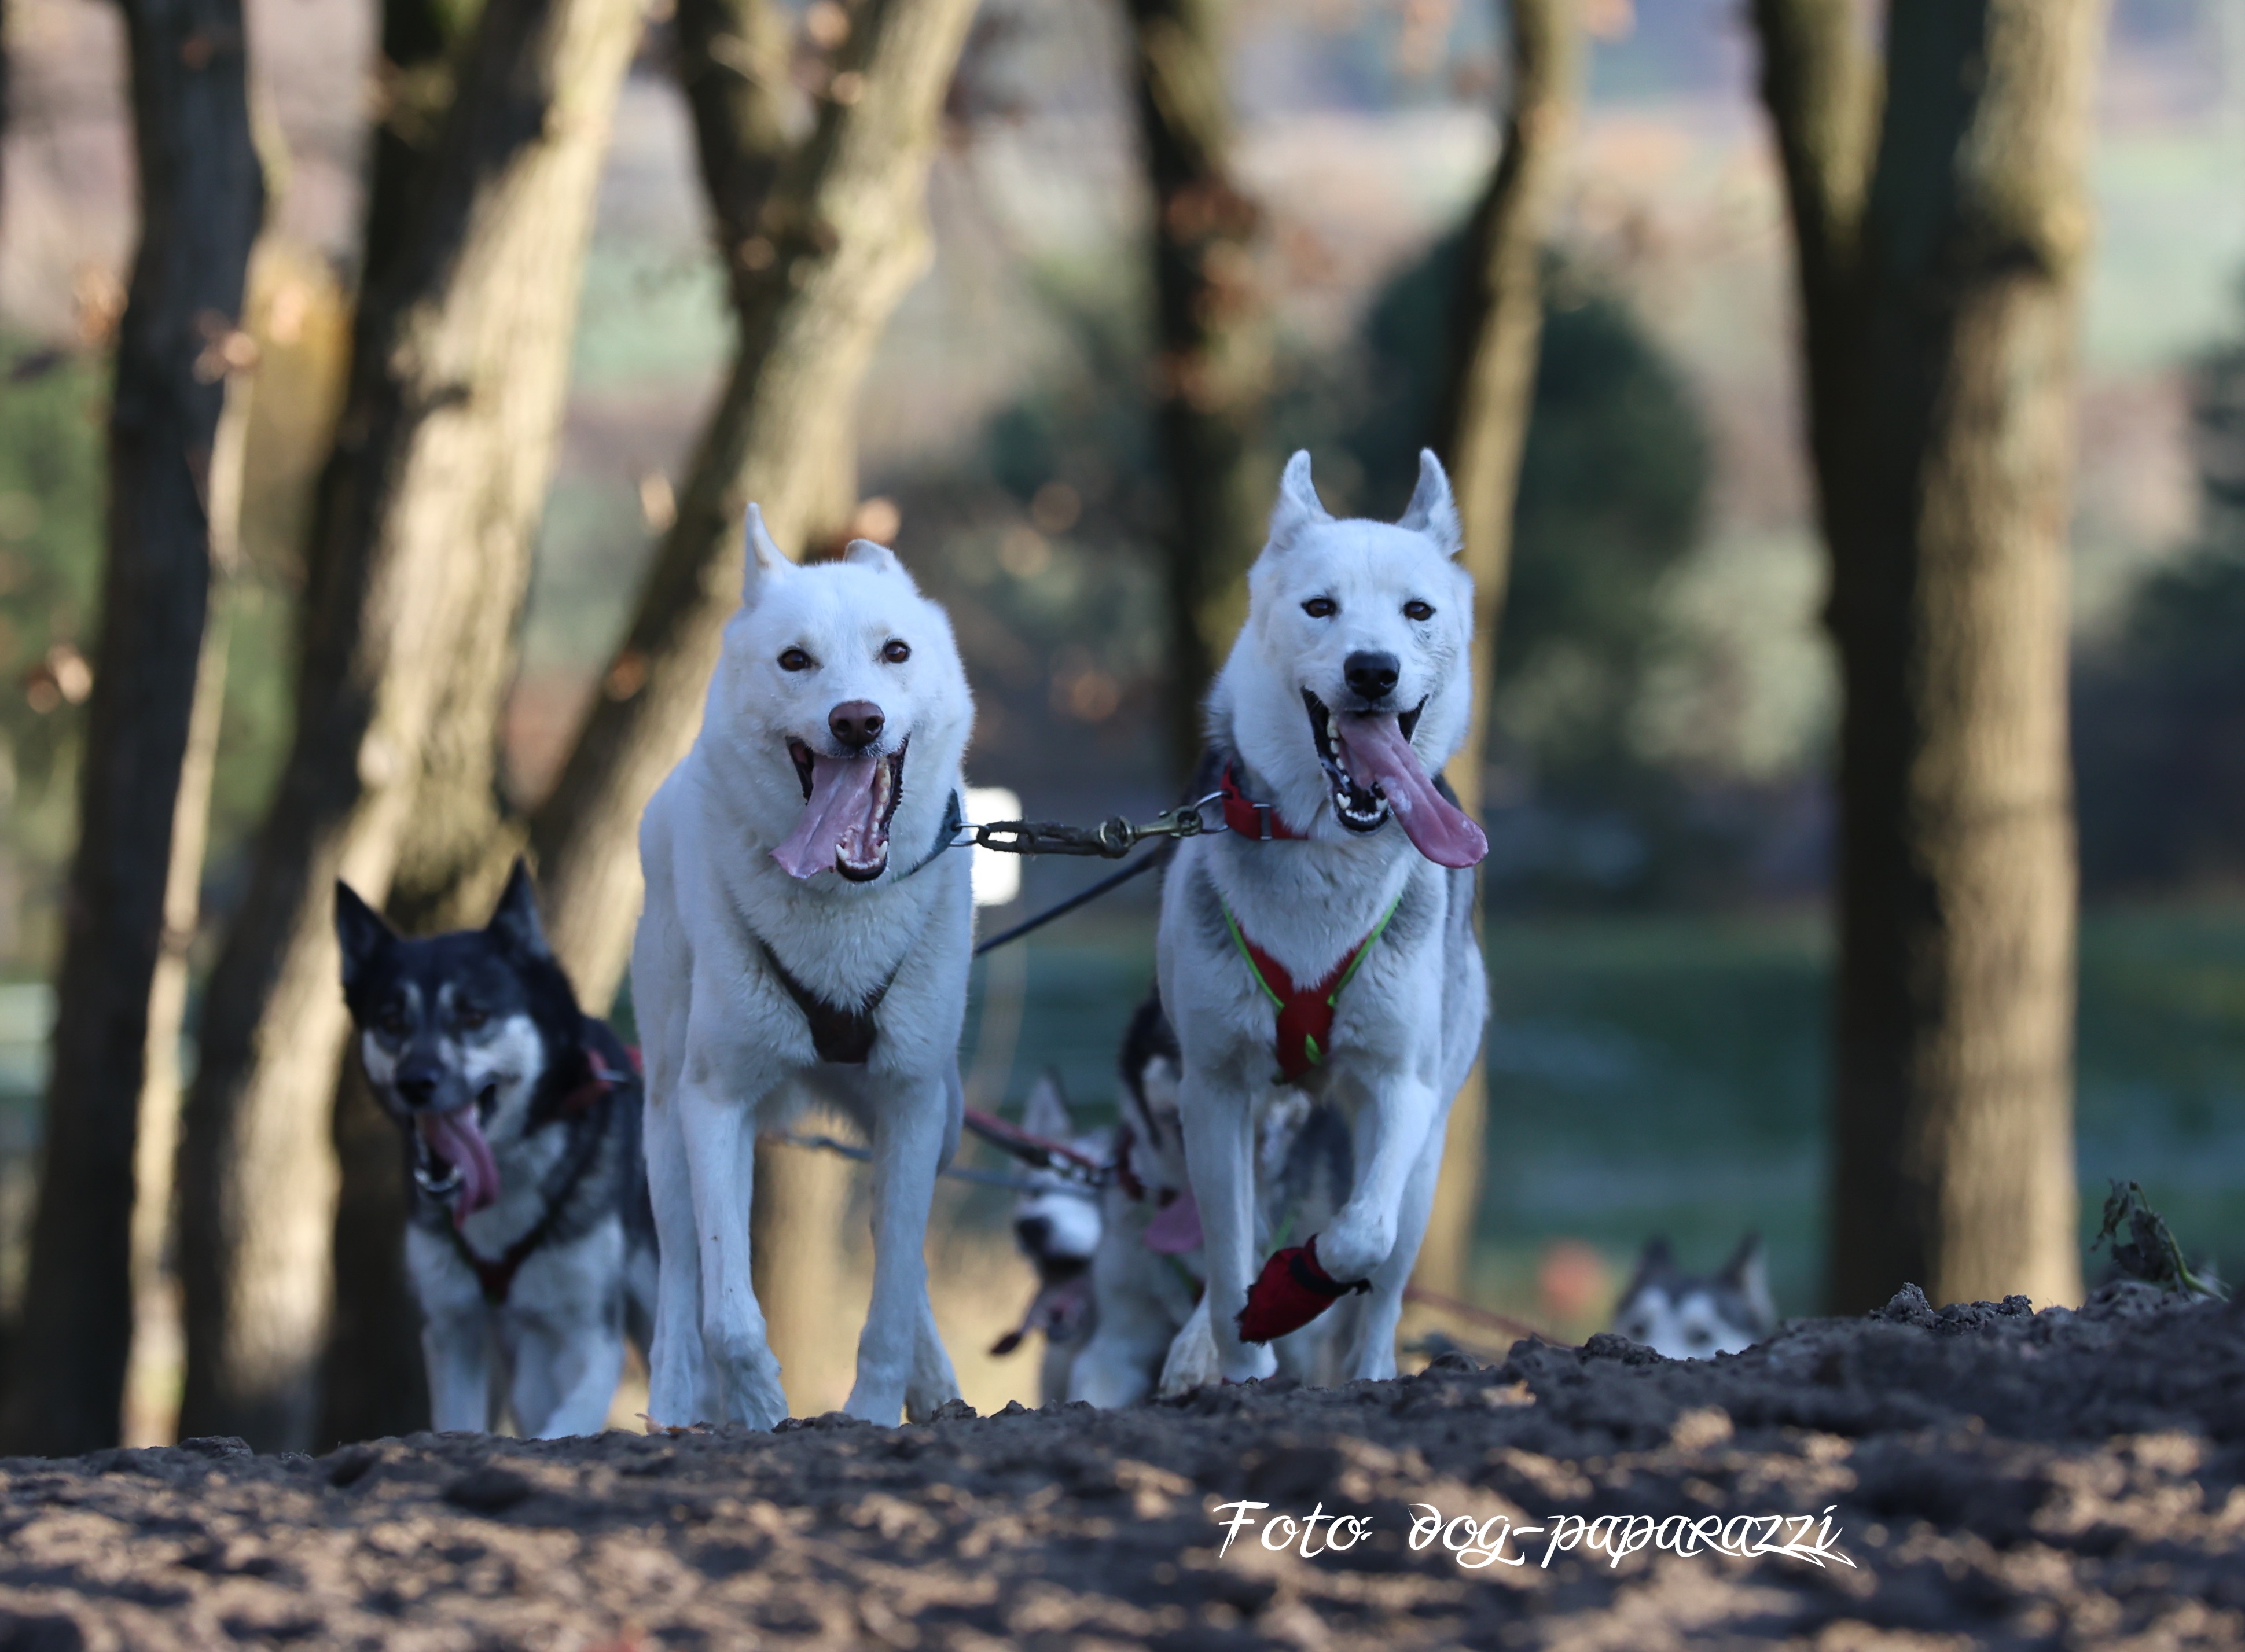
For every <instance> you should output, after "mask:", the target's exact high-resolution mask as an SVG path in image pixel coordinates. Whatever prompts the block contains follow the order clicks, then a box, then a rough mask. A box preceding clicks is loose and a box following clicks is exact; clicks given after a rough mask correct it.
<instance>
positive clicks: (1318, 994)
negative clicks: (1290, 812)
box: [1222, 763, 1403, 1083]
mask: <svg viewBox="0 0 2245 1652" xmlns="http://www.w3.org/2000/svg"><path fill="white" fill-rule="evenodd" d="M1222 789H1223V792H1224V828H1225V829H1226V830H1228V831H1231V832H1235V833H1237V834H1238V836H1242V837H1244V838H1246V839H1247V840H1248V841H1249V842H1251V843H1272V842H1276V841H1278V840H1282V839H1293V840H1295V841H1298V842H1299V841H1302V840H1303V837H1304V835H1303V834H1302V833H1300V832H1298V831H1296V830H1295V829H1293V828H1292V827H1291V826H1289V825H1287V824H1286V823H1285V821H1284V820H1282V819H1280V818H1279V816H1278V806H1277V805H1276V804H1275V803H1258V802H1255V801H1254V799H1252V798H1251V797H1249V796H1247V795H1246V794H1245V792H1243V791H1241V790H1240V789H1239V783H1238V781H1236V780H1234V779H1233V778H1232V775H1231V764H1229V763H1226V764H1225V765H1224V782H1223V788H1222ZM1402 898H1403V897H1401V895H1398V896H1397V897H1395V903H1396V904H1401V901H1402ZM1394 916H1395V905H1393V904H1392V905H1390V906H1389V907H1388V909H1387V911H1385V912H1382V913H1381V914H1380V922H1379V923H1377V924H1373V926H1372V933H1370V934H1369V935H1367V936H1366V937H1365V938H1363V939H1362V940H1360V941H1359V942H1358V943H1357V944H1355V945H1354V946H1352V947H1351V948H1349V950H1348V952H1347V955H1346V957H1344V958H1342V959H1341V961H1340V963H1338V964H1336V965H1333V968H1332V969H1331V970H1330V971H1328V972H1326V976H1325V978H1324V979H1322V980H1318V981H1308V982H1298V981H1296V980H1295V979H1294V978H1293V977H1292V975H1291V974H1289V973H1288V972H1287V971H1286V968H1285V965H1282V964H1280V963H1279V962H1278V959H1276V958H1272V956H1271V955H1270V954H1269V953H1268V952H1266V951H1264V950H1263V949H1262V948H1261V947H1259V946H1258V945H1257V944H1255V943H1254V942H1253V941H1251V940H1250V939H1248V938H1247V932H1246V931H1245V930H1243V929H1241V928H1240V927H1239V920H1238V918H1236V917H1233V916H1232V915H1231V908H1230V907H1228V906H1227V907H1225V908H1224V927H1225V928H1227V929H1229V930H1230V931H1231V939H1232V943H1233V944H1235V945H1237V946H1238V948H1239V956H1240V957H1242V958H1245V959H1246V960H1247V967H1248V969H1249V970H1250V971H1251V972H1253V973H1254V976H1255V984H1256V985H1258V986H1259V987H1261V988H1262V989H1263V992H1264V995H1265V997H1267V998H1268V999H1270V1000H1271V1002H1272V1004H1274V1005H1277V1006H1278V1037H1277V1051H1278V1074H1279V1077H1281V1078H1282V1079H1284V1080H1286V1081H1287V1082H1288V1083H1292V1082H1293V1081H1294V1080H1298V1079H1299V1078H1300V1077H1301V1076H1302V1075H1303V1074H1304V1073H1307V1072H1308V1071H1309V1070H1310V1069H1311V1068H1312V1067H1313V1066H1319V1065H1320V1064H1321V1063H1322V1062H1323V1061H1324V1060H1325V1059H1326V1046H1327V1044H1328V1043H1330V1042H1331V1040H1332V1039H1333V1009H1334V1006H1335V1005H1336V1004H1338V1003H1339V1001H1340V990H1341V988H1343V987H1344V986H1346V985H1348V983H1349V980H1350V978H1351V977H1353V976H1354V975H1355V973H1356V972H1357V966H1358V965H1360V964H1362V963H1363V962H1364V955H1365V954H1366V953H1367V952H1368V951H1371V950H1372V944H1373V942H1374V941H1376V940H1378V939H1379V938H1380V932H1381V931H1384V930H1385V929H1387V921H1388V919H1390V918H1392V917H1394Z"/></svg>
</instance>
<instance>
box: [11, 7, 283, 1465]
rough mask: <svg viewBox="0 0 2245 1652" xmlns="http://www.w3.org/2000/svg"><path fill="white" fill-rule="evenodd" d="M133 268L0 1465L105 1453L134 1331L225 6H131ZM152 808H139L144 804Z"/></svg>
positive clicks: (203, 493)
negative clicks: (153, 995) (145, 1105)
mask: <svg viewBox="0 0 2245 1652" xmlns="http://www.w3.org/2000/svg"><path fill="white" fill-rule="evenodd" d="M124 11H125V31H126V39H127V43H128V51H129V55H130V58H131V82H132V115H133V140H134V152H135V156H136V159H137V161H138V164H139V178H140V214H141V234H140V245H139V251H138V253H137V254H136V255H135V257H134V261H133V268H132V287H131V293H130V296H129V298H128V301H127V303H126V306H125V318H124V324H123V327H122V328H121V329H120V331H119V337H118V352H117V379H116V389H115V392H114V396H113V400H112V404H111V410H110V481H109V562H108V567H107V571H106V573H105V582H104V594H103V605H102V620H101V633H100V635H101V641H100V652H99V654H98V657H97V660H96V671H97V674H96V677H95V680H94V688H93V700H92V706H91V707H90V708H89V712H88V717H87V729H86V748H85V775H84V779H83V783H82V789H81V791H80V812H79V828H78V850H77V852H76V854H75V855H74V856H72V859H71V875H70V884H69V891H68V895H67V901H68V906H67V917H66V920H65V924H64V944H63V962H62V972H61V977H60V980H59V986H58V1011H57V1019H56V1024H55V1031H54V1044H53V1051H54V1060H53V1065H52V1067H51V1078H50V1080H49V1082H48V1087H47V1098H48V1100H47V1127H46V1140H45V1145H44V1152H43V1161H42V1167H41V1177H40V1194H39V1204H38V1213H37V1217H36V1218H35V1220H34V1223H33V1227H32V1234H31V1273H30V1276H29V1279H28V1282H27V1284H26V1288H25V1293H24V1315H23V1324H22V1337H23V1345H24V1346H28V1347H31V1348H35V1349H37V1351H38V1357H37V1359H34V1360H26V1361H24V1362H21V1368H20V1369H19V1370H17V1371H16V1372H15V1373H14V1380H13V1383H12V1386H11V1389H10V1393H9V1395H8V1399H7V1407H6V1415H5V1419H4V1421H5V1426H4V1430H0V1432H4V1435H5V1443H4V1444H0V1450H8V1451H18V1452H24V1451H30V1452H51V1453H68V1452H83V1451H88V1450H92V1449H93V1448H96V1447H98V1446H102V1445H113V1444H115V1443H116V1440H117V1438H118V1428H119V1416H120V1405H121V1401H122V1398H123V1390H124V1381H125V1360H126V1356H127V1352H128V1348H129V1338H130V1336H131V1332H132V1188H133V1157H134V1139H135V1133H136V1127H137V1122H138V1115H139V1107H140V1097H141V1088H142V1085H143V1083H144V1081H145V1080H146V1059H147V1042H148V1028H149V993H150V988H151V985H152V984H153V981H154V980H155V978H156V975H157V972H158V960H159V957H160V955H161V953H162V951H163V940H164V920H165V899H166V889H167V885H168V883H169V881H170V875H171V870H172V864H173V809H172V808H170V807H169V806H168V805H169V804H170V802H171V801H172V800H173V799H174V798H175V797H176V796H177V795H178V792H179V780H180V771H181V768H182V765H183V763H184V762H185V760H186V757H187V748H188V732H189V724H190V721H191V714H192V709H193V705H194V698H195V677H196V674H197V672H198V670H199V668H200V661H201V657H202V647H203V625H204V619H205V617H206V614H207V607H208V603H209V598H210V583H211V547H210V523H209V518H208V515H207V504H208V500H207V489H208V487H209V485H210V479H211V478H210V472H211V465H212V457H213V456H212V449H213V445H214V441H215V438H216V436H217V432H218V427H219V421H220V411H221V409H222V407H223V405H224V403H225V399H226V389H225V379H226V376H227V366H228V363H229V359H230V357H231V356H232V355H233V354H234V352H233V351H232V350H231V349H230V348H229V347H230V346H231V344H232V342H233V341H234V338H235V337H236V334H235V330H234V329H235V326H236V322H237V318H238V317H239V316H240V315H241V305H242V296H243V289H244V286H245V283H246V281H247V277H248V264H249V252H250V247H251V245H252V243H253V242H254V240H255V238H256V234H257V229H258V225H259V222H260V220H261V217H262V215H263V211H264V200H265V186H264V178H263V175H262V173H261V171H260V168H259V165H258V158H257V152H256V148H255V146H254V144H253V142H252V141H251V137H250V122H249V109H248V99H247V96H246V81H247V70H248V62H247V55H246V42H245V39H244V37H243V32H242V18H241V7H240V4H239V3H238V0H127V3H125V6H124ZM152 799H153V800H158V803H159V806H157V807H153V808H152V807H151V806H150V803H151V800H152Z"/></svg>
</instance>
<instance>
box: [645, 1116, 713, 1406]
mask: <svg viewBox="0 0 2245 1652" xmlns="http://www.w3.org/2000/svg"><path fill="white" fill-rule="evenodd" d="M647 1190H648V1200H649V1202H650V1203H652V1204H653V1206H654V1208H655V1251H656V1258H655V1272H656V1277H657V1281H658V1283H657V1285H656V1289H655V1335H654V1337H653V1338H652V1339H651V1344H650V1345H649V1347H648V1353H647V1367H648V1383H647V1412H648V1417H649V1418H651V1419H652V1420H653V1421H654V1422H655V1424H656V1425H658V1426H662V1427H669V1428H683V1427H686V1426H688V1425H691V1424H694V1423H699V1422H706V1421H708V1420H709V1418H710V1416H711V1414H712V1412H713V1411H714V1409H715V1407H714V1405H711V1404H710V1403H709V1402H711V1401H712V1400H714V1399H715V1398H716V1397H715V1396H714V1395H709V1394H704V1393H703V1392H702V1373H703V1368H704V1364H705V1362H704V1360H703V1358H702V1249H701V1244H700V1242H699V1240H698V1239H697V1238H696V1237H695V1223H694V1180H693V1177H692V1176H691V1175H689V1174H688V1170H687V1168H686V1144H685V1141H684V1138H683V1136H682V1133H681V1131H680V1129H679V1125H678V1100H677V1098H676V1097H675V1095H665V1094H662V1093H660V1092H657V1093H655V1094H653V1095H651V1096H650V1097H649V1098H648V1108H647Z"/></svg>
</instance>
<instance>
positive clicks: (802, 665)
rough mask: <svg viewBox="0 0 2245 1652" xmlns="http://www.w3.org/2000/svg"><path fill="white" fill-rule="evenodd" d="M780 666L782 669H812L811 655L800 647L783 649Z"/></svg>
mask: <svg viewBox="0 0 2245 1652" xmlns="http://www.w3.org/2000/svg"><path fill="white" fill-rule="evenodd" d="M779 668H780V669H781V670H782V671H808V670H810V669H811V656H810V655H809V654H807V653H804V652H803V650H802V649H800V648H788V649H783V650H782V652H781V653H780V657H779Z"/></svg>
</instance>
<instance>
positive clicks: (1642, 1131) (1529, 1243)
mask: <svg viewBox="0 0 2245 1652" xmlns="http://www.w3.org/2000/svg"><path fill="white" fill-rule="evenodd" d="M1151 931H1152V924H1151V918H1150V915H1146V916H1144V917H1138V916H1135V915H1132V914H1129V913H1113V914H1101V915H1098V916H1096V917H1090V916H1087V917H1076V918H1070V919H1065V920H1062V923H1061V924H1060V925H1058V926H1055V929H1053V930H1052V931H1047V932H1046V934H1045V935H1044V936H1042V937H1040V938H1035V939H1032V940H1031V941H1029V942H1028V943H1027V944H1028V946H1029V947H1030V948H1031V949H1032V951H1031V953H1030V958H1029V963H1028V969H1027V972H1026V979H1027V1000H1026V1005H1025V1010H1024V1014H1023V1017H1022V1026H1021V1039H1020V1044H1019V1047H1018V1050H1017V1053H1016V1055H1015V1058H1014V1061H1013V1063H1012V1066H1011V1071H1010V1073H1009V1075H1008V1076H1007V1079H1006V1080H1005V1083H1004V1091H1005V1094H1006V1096H1007V1107H1008V1109H1009V1110H1011V1109H1013V1108H1016V1107H1019V1106H1020V1103H1021V1099H1022V1098H1023V1097H1024V1096H1025V1095H1026V1093H1027V1092H1028V1087H1029V1086H1030V1084H1031V1083H1032V1082H1034V1079H1035V1077H1036V1074H1037V1073H1039V1072H1040V1071H1041V1069H1042V1068H1043V1067H1045V1066H1054V1067H1055V1068H1057V1069H1058V1070H1059V1071H1060V1073H1061V1075H1062V1077H1063V1079H1064V1080H1065V1081H1066V1083H1067V1085H1068V1090H1069V1092H1070V1093H1071V1095H1072V1096H1073V1097H1075V1099H1076V1100H1078V1101H1079V1102H1085V1101H1089V1102H1094V1103H1098V1104H1101V1106H1102V1116H1111V1115H1108V1114H1104V1111H1103V1109H1104V1107H1105V1105H1106V1104H1108V1103H1109V1102H1110V1101H1111V1098H1112V1096H1113V1093H1114V1076H1113V1075H1114V1067H1115V1052H1116V1044H1117V1041H1118V1040H1119V1039H1120V1038H1121V1036H1122V1032H1123V1026H1124V1025H1125V1023H1126V1022H1127V1020H1128V1019H1129V1013H1130V1011H1131V1008H1132V1007H1133V1006H1134V1005H1136V1002H1137V1000H1138V998H1139V996H1140V994H1141V993H1142V992H1143V990H1144V987H1145V984H1146V982H1147V980H1148V979H1149V978H1150V975H1151V972H1152V967H1153V959H1152V934H1151ZM1828 958H1829V949H1828V941H1827V939H1826V937H1825V933H1824V928H1823V925H1822V924H1821V922H1820V921H1819V920H1817V919H1816V918H1814V917H1808V916H1797V917H1754V918H1720V919H1709V918H1693V917H1645V918H1595V919H1580V920H1569V921H1555V922H1543V923H1535V924H1523V923H1518V922H1509V921H1508V922H1503V923H1498V924H1491V926H1490V930H1489V965H1490V981H1491V995H1492V999H1493V1000H1494V1005H1495V1015H1494V1019H1493V1020H1492V1022H1491V1024H1490V1034H1489V1069H1490V1083H1491V1091H1490V1111H1489V1173H1488V1179H1487V1183H1486V1193H1485V1196H1484V1198H1483V1202H1482V1211H1481V1221H1480V1229H1479V1232H1480V1240H1481V1249H1482V1254H1481V1256H1480V1257H1479V1259H1478V1261H1477V1264H1476V1284H1477V1287H1478V1290H1479V1292H1480V1294H1481V1295H1482V1296H1483V1297H1484V1298H1485V1299H1486V1300H1488V1301H1490V1302H1492V1303H1497V1304H1499V1305H1507V1306H1510V1307H1512V1308H1515V1309H1517V1310H1523V1311H1525V1310H1528V1309H1529V1308H1531V1307H1532V1306H1533V1305H1534V1289H1533V1277H1534V1273H1535V1265H1536V1256H1538V1254H1539V1253H1540V1252H1541V1251H1542V1250H1543V1248H1544V1247H1545V1246H1546V1245H1547V1244H1549V1243H1550V1242H1552V1241H1555V1240H1557V1239H1562V1238H1578V1239H1584V1240H1587V1241H1589V1242H1590V1243H1591V1244H1593V1245H1595V1246H1596V1247H1597V1248H1598V1249H1600V1250H1601V1251H1602V1252H1603V1253H1604V1255H1605V1256H1606V1258H1607V1261H1608V1263H1609V1267H1610V1269H1611V1270H1612V1271H1613V1272H1614V1273H1615V1275H1616V1276H1617V1283H1618V1276H1619V1275H1620V1274H1622V1273H1624V1272H1625V1271H1626V1269H1627V1267H1628V1264H1629V1263H1630V1261H1631V1258H1632V1257H1633V1256H1634V1255H1635V1253H1636V1250H1637V1248H1638V1245H1639V1244H1640V1243H1642V1242H1643V1241H1644V1239H1645V1237H1646V1236H1648V1235H1650V1234H1652V1233H1656V1232H1665V1233H1666V1234H1667V1235H1668V1236H1670V1237H1671V1239H1672V1241H1673V1242H1675V1243H1676V1245H1677V1247H1678V1249H1679V1254H1680V1256H1681V1257H1682V1259H1683V1260H1684V1262H1685V1263H1686V1264H1687V1265H1689V1266H1692V1267H1699V1268H1707V1269H1712V1268H1713V1267H1715V1266H1716V1265H1718V1264H1719V1263H1720V1262H1721V1260H1722V1259H1723V1257H1724V1256H1726V1254H1727V1253H1728V1251H1729V1250H1730V1249H1731V1247H1732V1246H1733V1245H1734V1244H1735V1243H1736V1242H1737V1241H1738V1239H1739V1236H1740V1234H1741V1233H1743V1232H1744V1231H1745V1230H1746V1229H1748V1228H1753V1229H1759V1230H1760V1232H1761V1233H1762V1234H1763V1235H1764V1236H1765V1237H1766V1238H1767V1241H1768V1242H1769V1247H1770V1262H1771V1276H1772V1283H1773V1285H1774V1289H1775V1290H1776V1292H1777V1296H1778V1300H1779V1305H1780V1308H1781V1309H1782V1310H1784V1311H1786V1312H1787V1313H1804V1312H1808V1311H1810V1310H1812V1309H1813V1308H1814V1306H1815V1290H1816V1282H1817V1278H1818V1276H1819V1271H1820V1269H1821V1260H1822V1258H1821V1242H1822V1240H1821V1230H1820V1222H1821V1191H1822V1177H1823V1144H1824V1128H1823V1108H1824V1097H1825V1084H1824V1060H1825V1012H1826V999H1827V995H1828V967H1829V965H1828ZM2081 980H2082V1004H2081V1017H2080V1026H2081V1038H2080V1053H2079V1074H2080V1082H2079V1127H2080V1165H2081V1175H2082V1212H2083V1217H2082V1237H2083V1242H2084V1243H2085V1244H2086V1242H2087V1240H2088V1238H2089V1236H2090V1235H2091V1234H2092V1232H2093V1231H2094V1229H2095V1224H2096V1217H2097V1212H2098V1209H2099V1207H2100V1205H2101V1203H2102V1202H2103V1198H2104V1195H2105V1188H2106V1178H2107V1177H2110V1176H2128V1177H2133V1178H2134V1179H2135V1180H2137V1181H2141V1182H2142V1183H2143V1184H2144V1187H2145V1190H2146V1192H2147V1195H2148V1196H2149V1197H2150V1198H2151V1200H2152V1202H2153V1204H2154V1205H2156V1206H2157V1207H2158V1208H2159V1209H2160V1210H2161V1211H2163V1212H2164V1213H2166V1214H2167V1215H2168V1217H2169V1219H2170V1221H2171V1222H2173V1223H2174V1227H2175V1230H2176V1232H2177V1233H2178V1235H2179V1236H2181V1238H2182V1240H2183V1242H2184V1243H2185V1244H2186V1246H2187V1247H2188V1248H2189V1249H2191V1250H2192V1252H2193V1253H2194V1255H2204V1256H2214V1258H2216V1259H2217V1261H2218V1262H2219V1263H2221V1266H2222V1271H2223V1273H2224V1276H2226V1277H2231V1278H2235V1277H2237V1276H2240V1275H2245V907H2240V906H2236V905H2220V906H2209V907H2201V908H2194V909H2180V910H2177V909H2160V908H2150V909H2137V910H2126V911H2107V912H2099V913H2095V914H2092V915H2091V916H2090V917H2089V918H2088V919H2087V921H2086V924H2085V925H2084V928H2083V934H2082V960H2081ZM982 981H983V970H982V969H981V968H980V966H978V968H977V972H976V977H975V999H974V1001H973V1004H972V1005H970V1010H969V1019H968V1024H967V1049H968V1051H969V1052H970V1053H972V1052H973V1049H974V1046H975V1039H976V1037H977V1028H978V1023H979V1020H980V1003H981V992H982ZM999 1208H1000V1207H999V1206H998V1204H996V1203H995V1202H994V1203H993V1204H992V1206H991V1209H992V1210H993V1211H995V1210H996V1209H999ZM2100 1266H2101V1263H2100V1261H2099V1259H2098V1258H2094V1257H2092V1259H2091V1260H2090V1264H2089V1268H2090V1273H2091V1276H2092V1278H2093V1277H2094V1276H2096V1274H2097V1272H2098V1271H2099V1268H2100Z"/></svg>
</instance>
